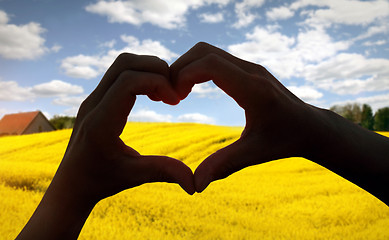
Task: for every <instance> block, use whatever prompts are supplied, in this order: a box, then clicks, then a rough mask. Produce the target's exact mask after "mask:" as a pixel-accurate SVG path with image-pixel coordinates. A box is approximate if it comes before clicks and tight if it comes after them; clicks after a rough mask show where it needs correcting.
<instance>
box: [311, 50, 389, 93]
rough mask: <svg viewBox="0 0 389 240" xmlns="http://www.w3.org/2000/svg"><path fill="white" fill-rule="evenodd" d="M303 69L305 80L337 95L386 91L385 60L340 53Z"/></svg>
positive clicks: (387, 64) (388, 73) (387, 63)
mask: <svg viewBox="0 0 389 240" xmlns="http://www.w3.org/2000/svg"><path fill="white" fill-rule="evenodd" d="M305 70H306V71H305V73H304V76H305V78H306V79H307V80H308V81H310V82H313V83H314V84H316V85H317V86H318V87H320V88H323V89H327V90H330V91H332V92H335V93H338V94H358V93H360V92H363V91H384V90H388V89H389V60H388V59H382V58H365V57H364V56H362V55H360V54H350V53H342V54H338V55H336V56H334V57H333V58H330V59H328V60H326V61H323V62H321V63H319V64H316V65H308V66H307V67H306V69H305Z"/></svg>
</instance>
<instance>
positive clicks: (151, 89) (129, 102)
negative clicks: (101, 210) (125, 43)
mask: <svg viewBox="0 0 389 240" xmlns="http://www.w3.org/2000/svg"><path fill="white" fill-rule="evenodd" d="M140 94H143V95H148V96H149V97H150V98H152V99H153V100H162V101H164V102H165V103H167V104H172V105H173V104H177V103H178V102H179V99H178V97H177V95H176V93H175V91H174V90H173V89H172V87H171V84H170V81H169V68H168V65H167V64H166V63H165V62H164V61H162V60H160V59H159V58H157V57H152V56H138V55H133V54H122V55H120V56H119V57H118V58H117V59H116V61H115V62H114V63H113V65H112V66H111V67H110V68H109V70H108V71H107V73H106V74H105V76H104V77H103V79H102V80H101V82H100V84H99V85H98V87H97V88H96V89H95V90H94V91H93V93H92V94H91V95H90V96H89V97H88V98H87V99H86V100H85V101H84V102H83V104H82V106H81V107H80V110H79V113H78V115H77V121H76V124H75V126H74V130H73V134H72V137H71V141H70V143H69V146H68V149H67V151H66V154H65V157H64V159H63V161H62V163H61V166H60V167H59V169H58V173H57V176H56V178H58V179H61V180H62V179H63V178H64V181H65V182H66V183H67V184H68V183H70V186H71V188H72V189H74V191H77V192H78V193H77V194H82V195H86V196H88V197H92V198H94V199H95V200H97V201H98V200H100V199H102V198H105V197H107V196H111V195H113V194H116V193H118V192H120V191H122V190H124V189H127V188H131V187H134V186H137V185H140V184H143V183H147V182H157V181H158V182H174V183H178V184H180V185H181V187H182V188H183V189H184V190H185V191H187V192H188V193H189V194H193V193H194V187H193V174H192V171H191V170H190V168H189V167H187V166H186V165H185V164H183V163H182V162H181V161H178V160H176V159H172V158H169V157H165V156H142V155H140V154H139V153H138V152H137V151H135V150H134V149H132V148H131V147H129V146H126V145H125V144H124V143H123V142H122V140H121V139H120V138H119V136H120V134H121V133H122V130H123V128H124V126H125V124H126V122H127V117H128V114H129V113H130V111H131V109H132V107H133V105H134V103H135V99H136V95H140ZM54 180H57V179H54ZM58 181H60V180H58Z"/></svg>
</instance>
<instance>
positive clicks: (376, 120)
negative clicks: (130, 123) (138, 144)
mask: <svg viewBox="0 0 389 240" xmlns="http://www.w3.org/2000/svg"><path fill="white" fill-rule="evenodd" d="M330 110H331V111H333V112H335V113H337V114H339V115H341V116H342V117H344V118H346V119H348V120H350V121H352V122H354V123H356V124H359V125H361V126H362V127H364V128H367V129H369V130H374V131H389V107H385V108H381V109H378V111H377V112H376V113H375V114H374V115H373V110H372V108H371V107H370V106H369V105H368V104H363V105H361V104H357V103H349V104H346V105H335V106H332V107H331V108H330ZM75 120H76V118H75V117H69V116H58V115H55V116H54V117H53V118H51V119H50V122H51V124H52V125H53V126H54V127H55V128H56V129H65V128H73V126H74V122H75Z"/></svg>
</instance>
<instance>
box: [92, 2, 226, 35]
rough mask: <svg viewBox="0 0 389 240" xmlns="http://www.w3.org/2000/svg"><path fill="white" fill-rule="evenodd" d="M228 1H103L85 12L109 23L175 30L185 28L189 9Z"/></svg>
mask: <svg viewBox="0 0 389 240" xmlns="http://www.w3.org/2000/svg"><path fill="white" fill-rule="evenodd" d="M228 2H229V0H188V1H181V0H170V1H165V0H135V1H130V0H127V1H124V0H117V1H104V0H100V1H98V2H96V3H93V4H89V5H88V6H86V8H85V10H86V11H88V12H91V13H96V14H99V15H102V16H107V17H108V21H109V22H110V23H129V24H133V25H136V26H140V25H142V24H144V23H150V24H152V25H155V26H158V27H161V28H166V29H176V28H180V27H183V26H185V24H186V18H185V16H186V14H187V12H188V11H189V10H190V9H196V8H199V7H201V6H204V5H209V4H218V5H220V6H223V5H226V4H227V3H228Z"/></svg>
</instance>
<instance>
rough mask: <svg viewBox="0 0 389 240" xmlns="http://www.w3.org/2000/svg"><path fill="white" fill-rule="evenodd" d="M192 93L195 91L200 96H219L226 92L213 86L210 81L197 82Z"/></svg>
mask: <svg viewBox="0 0 389 240" xmlns="http://www.w3.org/2000/svg"><path fill="white" fill-rule="evenodd" d="M191 93H194V94H195V95H196V96H197V97H199V98H211V99H212V98H218V97H220V96H221V95H222V94H223V93H224V92H223V91H222V90H220V88H218V87H212V86H211V84H210V83H209V82H205V83H200V84H195V85H194V86H193V88H192V91H191Z"/></svg>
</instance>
